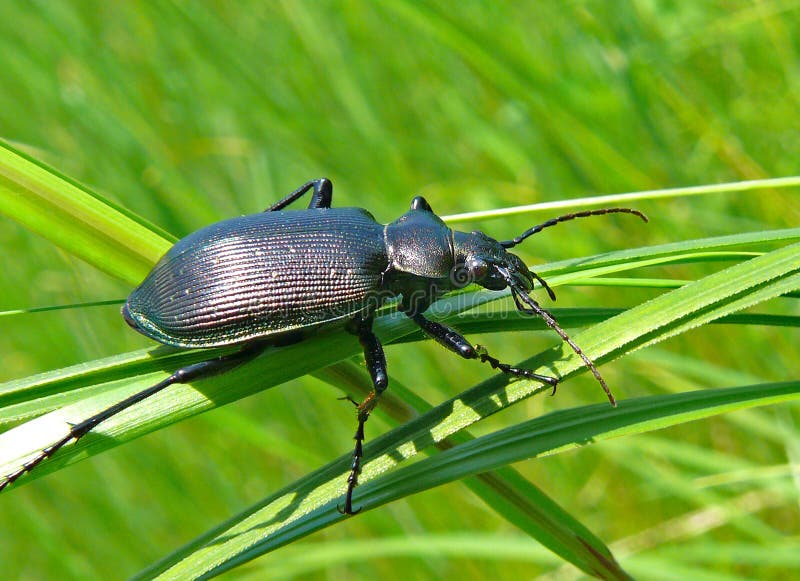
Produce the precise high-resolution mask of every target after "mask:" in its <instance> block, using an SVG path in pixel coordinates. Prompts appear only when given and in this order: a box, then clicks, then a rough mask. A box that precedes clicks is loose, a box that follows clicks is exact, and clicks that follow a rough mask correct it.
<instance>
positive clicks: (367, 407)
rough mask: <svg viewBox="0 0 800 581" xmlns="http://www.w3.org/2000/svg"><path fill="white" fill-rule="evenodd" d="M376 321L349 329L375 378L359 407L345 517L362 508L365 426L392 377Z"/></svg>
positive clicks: (359, 320) (363, 321)
mask: <svg viewBox="0 0 800 581" xmlns="http://www.w3.org/2000/svg"><path fill="white" fill-rule="evenodd" d="M372 321H373V318H372V317H369V318H360V317H359V318H357V319H355V320H354V321H353V323H352V327H351V328H350V329H349V330H350V331H351V332H352V333H354V334H355V335H356V336H358V342H359V343H361V346H362V347H363V348H364V359H365V360H366V362H367V369H368V370H369V375H370V378H372V387H373V389H372V392H370V394H369V395H368V396H367V397H366V398H365V399H364V401H362V402H361V403H360V404H358V405H357V407H356V409H357V410H358V427H356V433H355V435H354V436H353V437H354V439H355V441H356V445H355V448H354V449H353V463H352V464H351V465H350V475H349V476H348V477H347V492H346V493H345V498H344V508H341V507H337V508H338V510H339V512H340V513H342V514H349V515H352V514H358V513H359V512H360V511H361V509H360V508H359V509H357V510H353V491H354V490H355V488H356V486H358V476H359V474H361V460H362V458H363V456H364V425H365V424H366V423H367V420H368V419H369V415H370V413H371V412H372V410H374V409H375V407H376V406H377V405H378V398H379V397H380V395H381V394H382V393H383V392H384V391H385V390H386V386H388V385H389V374H388V371H387V370H386V356H385V355H384V354H383V346H382V345H381V342H380V340H379V339H378V337H377V335H375V333H373V331H372Z"/></svg>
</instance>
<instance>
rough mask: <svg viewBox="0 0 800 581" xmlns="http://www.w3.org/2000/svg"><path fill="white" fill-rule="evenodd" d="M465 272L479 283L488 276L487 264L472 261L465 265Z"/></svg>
mask: <svg viewBox="0 0 800 581" xmlns="http://www.w3.org/2000/svg"><path fill="white" fill-rule="evenodd" d="M467 270H469V274H470V276H471V277H472V280H474V281H475V282H478V281H481V280H483V279H484V278H486V275H487V274H489V264H488V263H487V262H486V261H485V260H480V259H472V260H470V261H469V262H468V263H467Z"/></svg>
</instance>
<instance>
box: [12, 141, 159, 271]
mask: <svg viewBox="0 0 800 581" xmlns="http://www.w3.org/2000/svg"><path fill="white" fill-rule="evenodd" d="M0 213H2V214H5V215H6V216H8V217H9V218H11V219H13V220H15V221H17V222H19V223H20V224H22V225H23V226H25V227H26V228H28V229H30V230H32V231H33V232H36V233H37V234H39V235H40V236H43V237H44V238H46V239H47V240H49V241H50V242H52V243H53V244H56V245H57V246H59V247H61V248H63V249H64V250H66V251H67V252H69V253H71V254H74V255H75V256H77V257H78V258H81V259H82V260H85V261H86V262H88V263H89V264H91V265H93V266H95V267H97V268H99V269H100V270H102V271H104V272H107V273H108V274H110V275H112V276H114V277H117V278H120V279H122V280H124V281H126V282H128V283H130V284H138V283H139V282H140V281H141V280H142V279H143V278H144V277H145V275H147V273H148V272H149V271H150V269H151V268H152V266H153V264H154V263H155V261H156V260H158V259H159V258H160V257H161V255H163V254H164V253H165V252H166V251H167V250H168V249H169V247H170V244H171V242H172V241H174V240H172V239H171V237H170V236H169V235H168V234H166V233H165V232H163V231H161V230H158V229H157V228H155V227H154V226H152V225H151V224H148V223H147V222H145V221H144V220H142V219H141V218H139V217H137V216H135V215H134V214H132V213H131V212H129V211H127V210H125V209H124V208H122V207H120V206H117V205H115V204H112V203H111V202H110V201H109V200H107V199H104V198H102V197H101V196H99V195H97V194H95V193H93V192H91V191H90V190H89V189H88V188H86V187H85V186H83V185H81V184H79V183H78V182H76V181H74V180H71V179H69V178H67V177H66V176H64V175H62V174H60V173H58V172H57V171H56V170H54V169H52V168H50V167H47V166H46V165H45V164H43V163H42V162H40V161H37V160H35V159H33V158H31V157H29V156H27V155H25V154H24V153H22V152H20V151H18V150H17V149H14V148H13V147H12V146H11V145H9V144H8V143H5V142H3V141H0Z"/></svg>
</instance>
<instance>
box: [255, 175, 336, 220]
mask: <svg viewBox="0 0 800 581" xmlns="http://www.w3.org/2000/svg"><path fill="white" fill-rule="evenodd" d="M311 188H314V193H313V194H312V195H311V202H310V203H309V204H308V208H309V209H311V208H330V207H331V201H332V200H333V184H332V183H331V181H330V180H329V179H326V178H319V179H316V180H311V181H310V182H306V183H304V184H303V185H302V186H300V187H299V188H297V189H296V190H295V191H293V192H292V193H291V194H289V195H288V196H286V197H285V198H283V199H282V200H281V201H279V202H275V203H274V204H272V205H271V206H270V207H269V208H267V209H266V210H264V211H265V212H277V211H278V210H283V209H284V208H285V207H286V206H288V205H289V204H291V203H292V202H294V201H295V200H297V199H299V198H300V197H302V196H303V195H304V194H305V193H306V192H307V191H308V190H310V189H311Z"/></svg>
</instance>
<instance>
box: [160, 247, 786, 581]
mask: <svg viewBox="0 0 800 581" xmlns="http://www.w3.org/2000/svg"><path fill="white" fill-rule="evenodd" d="M798 252H800V244H794V245H790V246H787V247H784V248H780V249H778V250H774V251H772V252H769V253H767V254H765V255H763V256H760V257H757V258H754V259H752V260H749V261H747V262H745V263H742V264H737V265H734V266H732V267H730V268H727V269H725V270H723V271H720V272H718V273H715V274H712V275H710V276H708V277H705V278H703V279H701V280H699V281H697V282H694V283H691V284H689V285H686V286H684V287H681V288H679V289H676V290H675V291H672V292H670V293H667V294H665V295H662V296H660V297H657V298H656V299H653V300H651V301H649V302H647V303H645V304H643V305H639V306H637V307H634V308H633V309H630V310H629V311H626V312H624V313H622V314H621V315H619V316H617V317H614V318H612V319H609V320H607V321H605V322H603V323H600V324H598V325H595V326H594V327H592V328H590V329H588V330H586V331H585V332H583V333H581V334H580V335H578V336H576V337H575V341H576V342H577V343H578V344H580V345H581V346H582V348H583V349H584V351H585V352H586V354H587V355H588V356H589V357H591V358H593V359H594V360H595V361H604V360H608V359H610V358H613V357H617V356H620V355H622V354H623V353H626V352H629V351H632V350H634V349H637V348H640V347H642V346H644V345H647V344H651V343H654V342H656V341H658V340H661V339H664V338H666V337H669V336H672V335H674V334H676V333H679V332H684V331H686V330H688V329H690V328H692V327H693V326H695V325H696V324H700V323H699V321H703V322H705V321H708V320H711V319H713V318H715V317H717V318H718V317H721V316H724V315H726V314H729V313H731V312H733V311H735V310H739V309H742V308H745V307H747V306H749V305H751V304H754V303H756V302H760V301H764V300H768V299H769V298H774V297H776V296H779V295H781V294H783V293H785V292H788V291H790V290H796V289H797V288H800V259H799V258H798V257H799V256H800V254H798ZM565 353H566V351H565V350H564V348H563V346H559V347H557V348H555V349H551V350H549V351H547V352H545V353H543V354H540V355H539V356H537V357H534V358H531V359H529V360H528V361H526V362H524V363H523V364H522V365H524V366H526V367H529V368H532V369H537V368H538V371H539V372H541V373H557V374H558V375H559V376H561V377H566V376H569V375H572V374H574V373H576V372H578V371H581V370H582V363H581V361H580V359H579V358H578V357H577V356H576V355H574V354H572V353H567V354H566V356H565ZM776 389H778V388H776ZM542 390H543V388H542V387H541V386H540V385H538V384H534V383H531V382H527V381H518V382H515V383H512V384H508V382H507V381H506V380H505V378H504V377H502V376H497V377H494V378H492V379H489V380H487V381H485V382H483V383H481V384H479V385H478V386H476V387H474V388H472V389H470V390H467V391H465V392H464V393H462V394H460V395H459V396H458V397H456V398H454V399H452V400H450V401H448V402H445V403H444V404H441V405H440V406H437V407H436V408H434V409H433V410H431V411H430V412H428V413H426V414H424V415H423V416H421V417H419V418H417V419H415V420H413V421H411V422H409V423H407V424H405V425H404V426H401V427H400V428H398V429H396V430H393V431H392V432H390V433H388V434H386V435H384V436H382V437H380V438H378V439H376V440H375V441H373V442H371V443H370V444H369V445H368V446H367V447H366V449H365V457H367V458H371V459H372V460H370V461H369V462H368V463H366V464H365V466H364V469H363V472H362V478H361V480H362V482H368V481H369V480H371V479H373V478H376V477H377V476H378V475H380V474H382V473H384V472H386V471H387V470H389V469H391V468H393V467H395V466H396V465H397V464H398V463H399V462H400V461H401V460H402V459H407V458H409V457H411V456H413V455H415V454H416V452H417V451H419V450H420V449H423V448H425V447H426V446H428V445H431V444H433V443H435V442H438V441H441V440H442V439H444V438H446V437H448V436H449V435H451V434H453V433H455V432H457V431H459V430H461V429H463V428H465V427H467V426H469V425H471V424H472V423H474V422H476V421H478V420H480V419H482V418H484V417H486V416H489V415H491V414H493V413H496V412H497V411H499V410H500V409H503V408H505V407H507V406H508V405H511V404H513V403H514V402H517V401H520V400H522V399H524V398H526V397H528V396H530V395H532V394H534V393H537V392H540V391H542ZM779 390H789V392H790V393H791V394H793V393H794V392H795V391H796V384H795V383H792V384H790V385H789V387H786V386H785V385H783V386H781V387H780V388H779ZM748 393H749V394H750V395H749V396H748V395H747V394H748ZM791 394H790V395H786V393H784V391H780V393H779V394H777V395H775V394H772V395H774V397H775V398H778V399H770V397H772V396H771V395H770V394H767V395H763V396H760V395H759V394H756V395H755V396H754V395H753V394H752V391H750V392H748V391H747V390H745V393H744V394H742V393H739V392H737V394H736V395H735V398H734V400H735V401H734V403H733V404H731V405H734V406H736V405H742V402H743V401H746V400H747V399H748V397H759V398H760V399H757V401H760V402H765V403H772V402H773V401H778V400H779V399H780V398H786V397H794V396H793V395H791ZM690 399H691V398H690ZM681 401H682V400H681ZM704 401H705V400H704ZM707 401H712V404H711V407H714V406H717V407H718V408H719V409H721V410H722V409H727V408H724V405H723V403H725V402H723V403H713V401H715V400H707ZM726 401H727V400H726ZM728 403H729V402H728ZM701 407H702V404H701ZM598 409H604V408H598ZM632 409H638V408H637V407H636V406H633V407H632ZM703 409H705V408H703ZM602 413H604V414H611V417H615V416H614V415H613V414H615V413H617V412H616V411H614V410H611V409H610V408H608V409H605V411H604V412H602ZM637 413H638V412H637ZM692 413H696V414H698V417H700V416H702V414H703V413H704V412H703V411H702V409H700V410H696V411H694V412H692ZM674 415H675V413H674V411H673V412H671V413H670V414H668V415H667V416H663V415H659V414H658V413H657V412H654V414H653V415H652V416H651V417H649V421H650V422H651V424H650V425H651V426H653V429H655V427H658V426H663V425H667V424H668V423H669V421H670V420H669V417H670V416H672V417H674ZM548 417H549V416H548ZM557 417H563V416H557ZM614 429H615V430H616V429H622V428H614ZM566 431H567V432H568V431H569V430H566ZM609 433H611V431H610V432H609ZM570 441H572V440H570ZM459 448H460V447H459ZM459 448H456V450H457V449H459ZM348 460H349V458H347V457H343V458H341V459H340V460H339V461H337V462H335V463H332V464H330V465H328V466H326V467H324V468H322V469H320V470H319V471H317V472H315V473H313V474H311V475H309V476H308V477H307V478H304V479H303V480H302V481H299V482H298V483H296V484H295V485H292V486H289V487H287V488H286V489H284V490H282V491H280V492H278V493H276V494H275V495H274V496H272V497H270V498H268V499H266V500H265V501H263V502H262V503H260V504H259V505H257V506H256V507H254V508H253V509H252V510H251V511H248V512H247V513H245V514H243V515H240V516H239V517H236V518H234V519H232V520H231V521H229V522H228V523H226V524H224V525H222V526H220V527H219V528H218V529H216V530H215V531H212V532H210V533H209V534H208V535H206V536H204V537H202V538H201V539H198V540H197V541H196V542H194V543H192V545H190V546H188V547H186V548H184V549H183V550H180V551H178V552H176V553H175V554H173V555H172V556H170V557H169V558H168V559H167V560H165V561H164V562H162V563H160V564H159V565H157V566H156V567H155V568H154V569H152V570H149V571H148V572H147V573H146V574H147V575H149V574H151V573H153V572H154V571H157V570H167V568H169V567H171V566H173V565H174V568H172V569H169V571H168V573H167V574H166V578H175V577H180V576H183V575H199V574H203V573H207V572H209V571H212V570H213V571H214V572H220V571H222V570H225V569H227V568H228V567H230V566H234V565H235V564H238V563H241V562H244V561H246V560H248V559H251V558H254V557H255V556H257V555H259V554H263V553H265V552H268V551H270V550H273V549H275V548H277V547H278V546H281V545H283V544H285V543H287V542H290V541H291V540H294V539H296V538H300V537H302V536H304V535H306V534H309V533H310V532H312V531H314V530H318V529H319V528H322V527H325V526H328V525H330V524H332V523H334V522H336V521H337V520H339V518H341V517H340V515H338V513H336V510H335V503H336V501H337V500H338V499H339V497H340V495H341V494H342V492H343V485H344V474H345V473H346V470H347V465H348ZM364 488H366V487H362V488H360V489H359V492H361V491H363V489H364ZM368 490H371V489H368ZM390 490H391V487H390ZM392 494H393V493H392V492H386V491H385V490H384V491H382V492H381V495H382V496H376V497H370V496H369V495H366V494H364V495H362V494H359V497H358V502H359V503H360V504H361V506H363V507H364V509H365V510H366V509H369V508H371V507H372V506H374V505H372V504H370V502H371V501H373V500H374V501H375V502H379V500H378V499H379V498H388V496H387V495H392ZM402 495H403V494H402V493H398V496H392V498H399V497H401V496H402Z"/></svg>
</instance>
